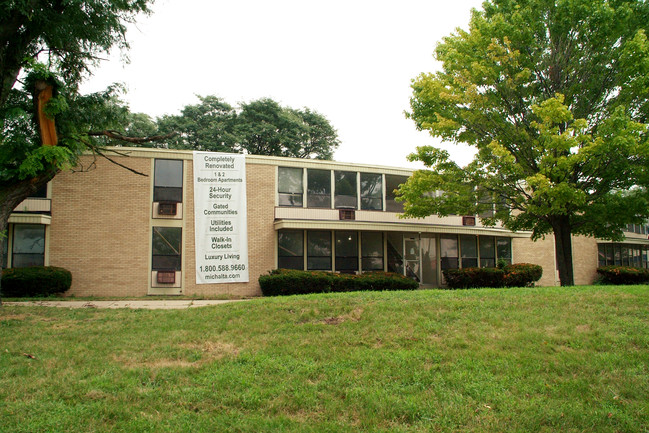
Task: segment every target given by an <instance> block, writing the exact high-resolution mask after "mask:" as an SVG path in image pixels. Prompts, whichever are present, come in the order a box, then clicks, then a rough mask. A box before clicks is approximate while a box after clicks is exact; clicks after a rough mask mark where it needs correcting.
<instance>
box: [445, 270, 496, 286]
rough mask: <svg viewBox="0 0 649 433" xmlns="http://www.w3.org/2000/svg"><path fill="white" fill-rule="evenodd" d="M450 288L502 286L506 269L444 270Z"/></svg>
mask: <svg viewBox="0 0 649 433" xmlns="http://www.w3.org/2000/svg"><path fill="white" fill-rule="evenodd" d="M442 272H443V273H444V278H445V279H446V286H447V288H449V289H468V288H471V287H502V286H503V277H504V275H505V271H503V270H502V269H498V268H460V269H445V270H444V271H442Z"/></svg>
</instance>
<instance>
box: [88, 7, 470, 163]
mask: <svg viewBox="0 0 649 433" xmlns="http://www.w3.org/2000/svg"><path fill="white" fill-rule="evenodd" d="M480 4H481V1H479V0H450V1H441V0H428V1H423V0H400V1H396V0H392V1H381V0H374V1H365V0H346V1H339V0H327V1H321V0H274V1H268V0H234V1H233V0H229V1H223V0H158V1H157V2H156V3H155V4H154V6H153V11H154V13H153V14H152V15H150V16H148V17H144V16H143V17H140V18H139V19H138V21H137V24H136V25H135V26H132V27H130V29H129V31H128V34H127V39H128V40H129V42H130V44H131V49H130V51H129V52H128V53H127V55H128V56H129V57H130V60H131V61H130V63H129V64H124V63H123V62H122V61H121V60H120V55H119V53H114V55H113V56H111V58H110V59H109V60H108V61H104V62H102V63H101V65H100V66H99V67H98V68H97V69H96V70H95V72H94V76H93V77H92V78H91V79H90V80H88V82H87V83H86V85H85V86H84V87H83V91H86V92H90V91H97V90H101V89H103V88H105V87H106V86H107V85H108V84H110V83H112V82H122V83H124V84H125V85H126V87H127V89H128V93H127V94H126V95H124V99H125V100H126V102H128V104H129V105H130V108H131V110H132V111H134V112H143V113H147V114H149V115H150V116H152V117H154V118H155V117H157V116H161V115H163V114H177V113H179V112H180V110H181V109H182V108H183V107H184V106H185V105H187V104H195V103H197V102H198V99H197V98H196V96H195V95H216V96H219V97H221V98H223V99H224V100H225V101H226V102H228V103H230V104H233V105H235V104H237V103H239V102H248V101H251V100H255V99H259V98H263V97H269V98H272V99H274V100H276V101H278V102H279V103H280V104H282V105H285V106H289V107H292V108H302V107H308V108H310V109H312V110H314V111H317V112H319V113H321V114H323V115H324V116H325V117H326V118H327V119H329V121H330V122H331V124H332V125H333V126H334V127H335V128H336V129H337V131H338V135H339V138H340V141H341V145H340V147H339V148H338V150H337V151H336V152H335V154H334V159H335V160H336V161H346V162H357V163H366V164H377V165H387V166H396V167H418V166H419V165H417V164H413V163H409V162H407V161H406V156H407V155H408V154H409V153H411V152H413V151H414V150H415V147H416V146H421V145H436V146H439V145H441V143H440V141H439V140H438V139H436V138H433V137H431V136H430V135H429V134H428V133H427V132H419V131H417V130H416V129H415V127H414V123H413V122H412V121H411V120H407V119H405V117H404V114H403V113H404V111H405V110H407V109H408V106H409V105H408V104H409V98H410V96H411V93H412V92H411V89H410V82H411V80H412V79H413V78H415V77H417V76H418V75H419V74H420V73H422V72H431V71H434V70H435V69H436V68H438V67H439V65H438V64H437V63H436V62H435V61H434V60H433V51H434V49H435V45H436V43H437V42H439V41H441V39H442V38H443V37H444V36H447V35H449V34H451V33H452V32H454V31H455V29H456V28H458V27H460V28H464V29H466V28H467V27H468V22H469V17H470V11H471V9H472V8H479V7H480ZM443 146H444V147H446V148H448V149H449V150H450V151H451V154H452V156H453V158H454V159H455V160H456V161H458V162H459V163H462V164H465V163H467V162H468V161H469V160H470V159H471V155H472V151H471V149H469V148H467V147H465V146H462V145H459V146H458V145H454V144H448V145H443Z"/></svg>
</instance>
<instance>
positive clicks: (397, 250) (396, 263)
mask: <svg viewBox="0 0 649 433" xmlns="http://www.w3.org/2000/svg"><path fill="white" fill-rule="evenodd" d="M387 237H388V241H387V246H388V272H395V273H397V274H401V275H403V235H402V234H401V233H392V232H389V233H388V236H387Z"/></svg>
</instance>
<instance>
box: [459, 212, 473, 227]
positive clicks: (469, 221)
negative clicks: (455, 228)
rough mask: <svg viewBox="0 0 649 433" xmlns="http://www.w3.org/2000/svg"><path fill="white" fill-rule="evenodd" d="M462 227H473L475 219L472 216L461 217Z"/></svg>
mask: <svg viewBox="0 0 649 433" xmlns="http://www.w3.org/2000/svg"><path fill="white" fill-rule="evenodd" d="M462 225H463V226H474V225H475V217H474V216H473V215H470V216H463V217H462Z"/></svg>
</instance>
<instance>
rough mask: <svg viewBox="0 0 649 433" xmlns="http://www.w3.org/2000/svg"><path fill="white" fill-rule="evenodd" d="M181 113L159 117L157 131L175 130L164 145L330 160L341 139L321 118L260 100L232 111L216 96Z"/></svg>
mask: <svg viewBox="0 0 649 433" xmlns="http://www.w3.org/2000/svg"><path fill="white" fill-rule="evenodd" d="M199 100H200V103H199V104H196V105H187V106H185V107H184V108H183V109H182V111H181V114H179V115H167V116H163V117H161V118H160V119H158V122H157V123H158V127H159V129H160V131H161V132H163V133H164V132H172V131H176V132H178V135H177V136H176V137H174V138H173V139H172V140H169V141H168V142H167V143H166V145H167V146H168V147H170V148H174V149H192V150H209V151H218V152H234V153H248V154H253V155H275V156H290V157H296V158H315V159H331V157H332V156H333V151H334V150H335V149H336V147H338V144H339V141H338V136H337V133H336V130H335V129H334V128H333V126H331V124H330V123H329V121H328V120H327V119H326V118H325V117H324V116H323V115H321V114H319V113H317V112H314V111H311V110H310V109H308V108H305V109H302V110H297V109H293V108H288V107H282V106H281V105H280V104H278V103H277V102H276V101H274V100H272V99H269V98H263V99H259V100H256V101H252V102H248V103H242V104H240V105H239V107H237V108H235V107H233V106H232V105H230V104H228V103H227V102H225V101H223V100H222V99H220V98H218V97H216V96H199Z"/></svg>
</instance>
